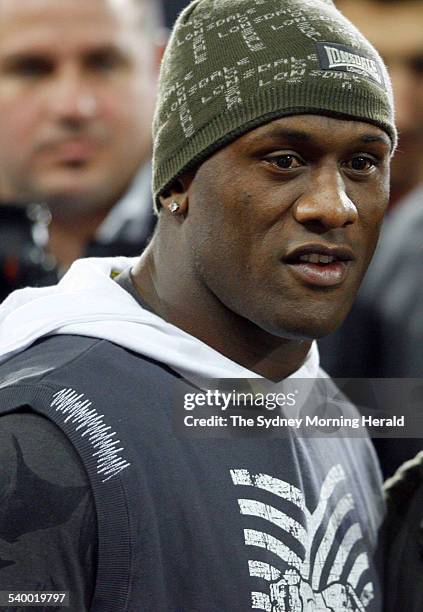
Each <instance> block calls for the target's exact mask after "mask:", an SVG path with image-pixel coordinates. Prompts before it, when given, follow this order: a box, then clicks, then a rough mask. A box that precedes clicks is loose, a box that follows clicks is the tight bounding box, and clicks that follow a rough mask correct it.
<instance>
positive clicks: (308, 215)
mask: <svg viewBox="0 0 423 612" xmlns="http://www.w3.org/2000/svg"><path fill="white" fill-rule="evenodd" d="M293 214H294V217H295V219H296V221H298V223H301V224H303V225H313V226H319V227H321V228H325V229H336V228H342V227H345V226H347V225H351V224H352V223H355V222H356V220H357V218H358V211H357V208H356V206H355V204H354V203H353V202H352V201H351V200H350V198H349V197H348V195H347V193H346V191H345V184H344V181H343V179H342V177H341V175H340V172H339V171H338V170H336V171H334V170H332V171H322V172H317V173H316V176H314V178H313V179H311V180H310V184H309V189H308V190H307V193H304V194H303V195H302V196H301V197H300V198H299V199H298V200H297V201H296V203H295V205H294V210H293Z"/></svg>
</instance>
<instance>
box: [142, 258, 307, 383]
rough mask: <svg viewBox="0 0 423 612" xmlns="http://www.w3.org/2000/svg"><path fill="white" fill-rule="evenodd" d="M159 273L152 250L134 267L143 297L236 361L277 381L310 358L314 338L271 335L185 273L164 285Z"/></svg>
mask: <svg viewBox="0 0 423 612" xmlns="http://www.w3.org/2000/svg"><path fill="white" fill-rule="evenodd" d="M159 277H160V275H158V274H157V270H156V269H155V265H154V260H153V257H152V255H151V249H150V251H148V252H147V254H146V255H145V256H144V257H143V258H142V259H141V260H140V262H139V263H138V265H137V266H136V267H135V268H134V270H133V282H134V285H135V287H136V289H137V291H138V293H139V294H140V296H141V297H142V299H143V300H144V301H145V302H146V303H147V304H148V305H149V306H150V307H151V309H152V310H153V311H154V312H155V313H156V314H157V315H159V316H160V317H162V318H163V319H164V320H166V321H167V322H168V323H171V324H172V325H175V326H176V327H178V328H180V329H182V330H183V331H185V332H187V333H188V334H190V335H192V336H194V337H196V338H198V339H199V340H201V341H202V342H204V343H205V344H207V345H208V346H210V347H211V348H213V349H214V350H216V351H217V352H219V353H221V354H222V355H224V356H225V357H227V358H228V359H230V360H231V361H234V362H235V363H238V364H240V365H242V366H243V367H244V368H246V369H248V370H251V371H252V372H255V373H256V374H259V375H260V376H263V377H264V378H266V379H268V380H272V381H275V382H276V381H279V380H282V379H284V378H287V377H288V376H290V375H291V374H293V373H294V372H296V371H297V370H298V369H299V368H300V367H301V366H302V365H303V363H304V362H305V360H306V358H307V355H308V353H309V351H310V347H311V344H312V342H311V341H310V340H297V339H295V340H294V339H287V338H280V337H277V336H275V335H272V334H270V333H268V332H266V331H264V330H262V329H260V328H259V327H258V326H257V325H255V324H254V323H252V322H251V321H249V320H247V319H245V318H244V317H242V316H239V315H238V314H236V313H234V312H232V311H231V310H229V309H227V308H226V307H225V306H224V305H223V304H220V303H218V301H217V299H216V298H215V297H214V296H210V295H209V296H207V297H206V298H205V297H204V293H201V291H196V290H193V287H192V286H191V287H188V286H187V284H185V283H184V280H183V278H181V276H178V282H177V283H175V282H173V284H172V285H173V286H172V287H170V283H169V284H168V287H166V286H164V285H165V284H166V283H162V284H161V283H160V281H159V280H158V278H159ZM177 294H178V295H179V297H178V295H177ZM159 296H160V297H159ZM187 296H189V298H188V297H187Z"/></svg>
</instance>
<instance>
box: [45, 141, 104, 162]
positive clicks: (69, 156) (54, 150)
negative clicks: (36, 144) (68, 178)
mask: <svg viewBox="0 0 423 612" xmlns="http://www.w3.org/2000/svg"><path fill="white" fill-rule="evenodd" d="M98 148H99V144H98V143H96V142H94V141H93V140H89V139H83V138H82V139H72V140H63V141H57V142H52V143H49V144H48V145H47V144H46V145H44V146H43V147H41V148H40V152H43V153H44V155H47V156H48V157H49V158H50V159H54V161H56V162H59V163H64V164H66V163H72V162H73V163H76V162H81V163H82V162H85V161H88V160H89V159H90V158H91V157H92V156H93V155H94V154H95V153H96V151H97V150H98Z"/></svg>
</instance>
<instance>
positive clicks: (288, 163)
mask: <svg viewBox="0 0 423 612" xmlns="http://www.w3.org/2000/svg"><path fill="white" fill-rule="evenodd" d="M266 161H267V162H269V163H270V164H273V165H274V166H276V167H277V168H279V169H281V170H295V169H296V168H301V166H303V165H304V162H302V161H301V159H299V158H298V157H297V156H296V155H293V154H291V153H286V154H284V155H273V156H272V157H267V158H266Z"/></svg>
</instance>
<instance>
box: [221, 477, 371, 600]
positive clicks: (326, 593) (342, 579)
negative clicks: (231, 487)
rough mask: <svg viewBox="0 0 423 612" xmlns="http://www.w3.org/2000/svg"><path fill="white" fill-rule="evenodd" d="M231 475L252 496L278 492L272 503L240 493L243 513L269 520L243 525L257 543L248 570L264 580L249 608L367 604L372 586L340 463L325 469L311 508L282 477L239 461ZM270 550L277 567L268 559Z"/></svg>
mask: <svg viewBox="0 0 423 612" xmlns="http://www.w3.org/2000/svg"><path fill="white" fill-rule="evenodd" d="M231 476H232V481H233V483H234V484H235V485H236V486H248V487H254V488H255V491H254V493H252V492H251V490H250V491H249V493H250V494H251V493H252V495H251V497H255V498H260V497H262V499H266V495H267V494H268V493H270V494H272V495H273V496H275V497H273V498H272V505H269V504H267V503H265V502H264V501H259V499H251V498H248V499H247V498H244V497H243V498H239V499H238V503H239V507H240V511H241V514H242V515H245V516H249V517H256V518H260V519H264V520H265V521H267V526H266V531H257V530H254V529H245V530H244V538H245V544H246V545H247V546H253V547H254V549H252V550H254V553H252V554H251V556H252V558H250V560H249V562H248V563H249V571H250V576H251V577H254V578H258V579H262V580H263V581H265V582H264V583H263V584H266V585H267V586H266V589H265V590H263V591H259V590H254V591H252V593H251V597H252V608H253V609H256V610H266V612H309V611H310V612H311V611H313V612H328V611H332V610H336V611H337V612H342V611H343V610H349V611H352V612H365V611H366V608H367V606H368V605H369V603H370V601H371V600H372V599H373V597H374V589H373V583H372V582H371V581H370V580H369V577H368V570H369V560H368V556H367V553H366V551H365V548H364V546H363V541H362V538H363V535H362V531H361V527H360V525H359V523H358V522H357V519H356V514H355V512H354V501H353V497H352V495H351V494H350V493H348V492H346V491H345V486H344V483H345V473H344V470H343V469H342V467H341V466H340V465H335V466H333V467H332V469H331V470H330V471H329V473H328V475H327V476H326V479H325V481H324V482H323V484H322V487H321V490H320V500H319V502H318V504H317V506H316V508H315V509H314V511H313V512H310V511H309V509H308V508H307V506H306V502H305V498H304V494H303V492H302V491H300V489H298V488H296V487H294V486H292V485H291V484H289V483H287V482H284V481H283V480H279V479H277V478H273V477H272V476H269V475H267V474H257V475H253V474H250V472H249V471H248V470H242V469H241V470H240V469H237V470H231ZM259 491H260V492H259ZM268 498H269V496H268V495H267V501H268V500H269V499H268ZM273 504H275V505H273ZM276 505H277V506H278V508H277V507H276ZM268 532H273V534H276V533H277V534H278V536H277V537H276V535H272V533H268ZM259 549H261V551H260V550H259ZM269 552H270V553H272V555H270V557H272V556H273V559H274V560H275V561H274V562H275V564H277V565H278V567H275V566H274V565H272V564H271V563H269V562H268V561H269V554H268V553H269ZM262 553H263V554H264V556H263V554H262ZM260 557H261V559H260ZM264 558H266V559H267V560H266V561H264ZM276 558H277V560H276Z"/></svg>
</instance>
